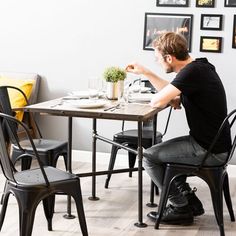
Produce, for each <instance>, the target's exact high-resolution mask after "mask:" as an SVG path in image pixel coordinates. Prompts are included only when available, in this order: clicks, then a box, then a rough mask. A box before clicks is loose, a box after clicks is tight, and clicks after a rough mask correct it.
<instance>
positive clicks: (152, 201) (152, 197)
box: [146, 180, 158, 207]
mask: <svg viewBox="0 0 236 236" xmlns="http://www.w3.org/2000/svg"><path fill="white" fill-rule="evenodd" d="M155 187H156V185H155V184H154V183H153V181H152V180H151V185H150V202H149V203H147V204H146V206H148V207H157V204H156V203H154V190H155ZM157 189H158V188H157Z"/></svg>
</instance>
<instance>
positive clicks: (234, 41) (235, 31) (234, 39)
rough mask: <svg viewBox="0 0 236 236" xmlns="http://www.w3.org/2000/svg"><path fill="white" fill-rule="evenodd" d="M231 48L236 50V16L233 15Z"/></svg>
mask: <svg viewBox="0 0 236 236" xmlns="http://www.w3.org/2000/svg"><path fill="white" fill-rule="evenodd" d="M232 48H236V15H234V23H233V37H232Z"/></svg>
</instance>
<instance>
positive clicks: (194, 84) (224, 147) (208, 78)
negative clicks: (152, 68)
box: [171, 58, 231, 153]
mask: <svg viewBox="0 0 236 236" xmlns="http://www.w3.org/2000/svg"><path fill="white" fill-rule="evenodd" d="M171 84H172V85H173V86H175V87H176V88H178V89H179V90H180V91H181V102H182V104H183V106H184V108H185V113H186V117H187V122H188V125H189V128H190V135H191V136H192V137H193V138H194V139H195V140H196V141H197V142H198V143H199V145H201V146H202V147H203V148H205V149H208V148H209V145H210V144H211V142H212V140H213V138H214V137H215V135H216V133H217V131H218V129H219V127H220V125H221V123H222V121H223V120H224V118H225V117H226V116H227V103H226V95H225V91H224V87H223V85H222V82H221V80H220V78H219V76H218V74H217V73H216V71H215V67H214V66H213V65H212V64H210V63H209V62H208V60H207V59H206V58H198V59H196V60H195V61H193V62H191V63H189V64H187V65H186V66H185V67H184V68H183V69H182V70H180V72H179V73H178V74H177V75H176V77H175V79H174V80H173V81H172V82H171ZM230 146H231V137H230V128H229V125H228V126H227V127H226V128H225V129H224V130H223V133H222V135H221V136H220V139H219V141H218V142H217V144H216V145H215V147H214V148H213V151H212V152H213V153H222V152H226V151H228V150H229V148H230Z"/></svg>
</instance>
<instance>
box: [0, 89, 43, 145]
mask: <svg viewBox="0 0 236 236" xmlns="http://www.w3.org/2000/svg"><path fill="white" fill-rule="evenodd" d="M9 90H16V91H17V92H18V93H19V94H20V95H21V96H22V97H23V98H24V100H25V104H26V105H29V100H28V99H27V96H26V95H25V93H24V92H23V91H22V90H21V89H19V88H17V87H14V86H0V111H1V112H3V113H5V114H8V115H11V116H14V112H13V111H12V107H11V102H10V98H9ZM25 117H27V119H26V118H25V119H24V122H26V123H27V125H28V127H29V128H30V130H33V132H31V133H33V136H34V137H35V136H36V134H37V135H38V136H39V137H42V135H41V132H40V130H39V127H38V125H37V123H36V121H35V120H34V118H33V115H29V114H28V116H25ZM13 126H14V128H13V127H12V128H13V130H14V131H15V132H18V136H19V135H21V136H22V137H23V136H24V135H22V132H21V131H20V129H19V128H18V129H17V127H16V124H14V125H13ZM15 132H14V133H15ZM22 137H21V138H22ZM12 141H13V140H12ZM15 142H16V140H15ZM15 142H14V143H15Z"/></svg>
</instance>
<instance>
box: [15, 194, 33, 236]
mask: <svg viewBox="0 0 236 236" xmlns="http://www.w3.org/2000/svg"><path fill="white" fill-rule="evenodd" d="M18 198H19V196H18ZM35 203H36V199H34V198H33V195H30V196H28V198H27V199H22V197H21V199H20V198H19V199H18V206H19V215H20V217H19V218H20V227H19V230H20V236H31V235H32V229H33V224H34V217H35V210H36V207H37V204H35Z"/></svg>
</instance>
